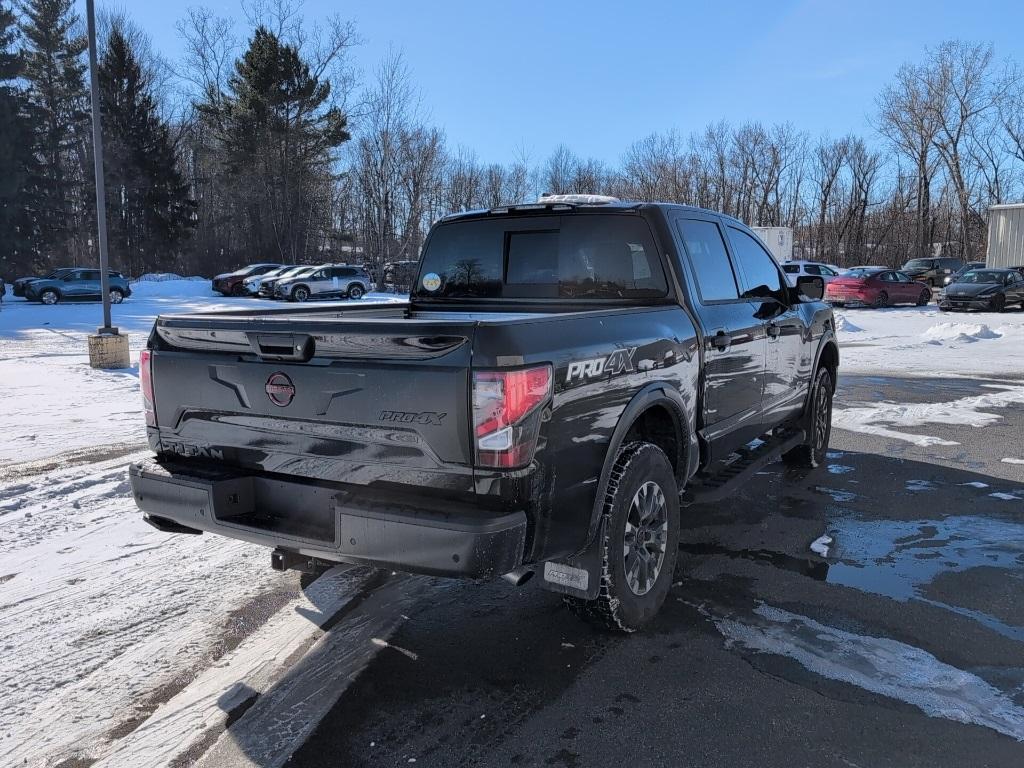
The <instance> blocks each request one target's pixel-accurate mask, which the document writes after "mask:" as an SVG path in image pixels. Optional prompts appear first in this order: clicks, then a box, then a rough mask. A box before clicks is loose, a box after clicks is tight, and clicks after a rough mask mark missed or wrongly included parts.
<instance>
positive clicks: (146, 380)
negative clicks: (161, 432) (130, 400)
mask: <svg viewBox="0 0 1024 768" xmlns="http://www.w3.org/2000/svg"><path fill="white" fill-rule="evenodd" d="M152 358H153V353H152V352H150V351H149V350H148V349H144V350H142V352H140V353H139V386H140V387H141V388H142V406H143V408H144V409H145V411H146V426H147V427H155V426H156V409H155V407H154V405H153V403H154V400H153V359H152Z"/></svg>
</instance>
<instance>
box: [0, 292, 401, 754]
mask: <svg viewBox="0 0 1024 768" xmlns="http://www.w3.org/2000/svg"><path fill="white" fill-rule="evenodd" d="M133 291H134V293H133V295H132V297H131V298H130V299H128V300H127V301H126V302H125V303H124V304H121V305H118V306H115V307H113V321H114V325H116V326H118V327H119V328H120V329H121V330H122V331H126V332H127V333H128V334H129V339H130V346H131V351H132V363H133V366H134V367H132V368H129V369H125V370H121V371H97V370H93V369H92V368H90V367H89V362H88V355H87V351H86V337H87V336H88V334H89V333H93V332H95V329H96V327H97V326H99V325H101V324H102V323H101V308H100V305H99V304H98V303H80V304H59V305H57V306H53V307H46V306H43V305H40V304H30V303H28V302H25V301H22V300H20V299H14V300H13V301H12V300H11V299H10V298H8V300H6V301H4V302H3V304H2V305H0V383H2V385H3V390H4V395H5V398H4V401H5V402H4V405H3V406H2V408H0V435H2V440H0V691H2V692H3V695H2V698H3V706H0V765H54V764H56V763H58V762H59V761H61V760H63V759H66V758H69V757H72V756H73V755H79V754H86V755H94V754H98V753H101V752H102V745H103V744H104V742H105V741H106V739H107V737H108V736H109V735H110V734H111V733H112V732H114V733H116V732H117V731H118V729H123V728H125V727H130V725H126V724H129V723H130V722H131V721H132V719H133V718H136V717H138V715H139V714H140V711H139V709H138V707H139V705H140V703H141V702H142V701H144V700H145V699H146V697H147V696H153V695H154V693H155V692H157V691H160V690H161V689H164V688H166V687H167V686H168V685H171V684H172V683H176V682H177V683H180V682H181V680H182V678H183V677H184V678H185V679H186V680H187V679H189V678H190V677H191V676H194V675H196V674H198V673H199V672H200V671H201V670H202V669H203V668H204V667H205V666H206V665H208V664H209V663H210V661H211V660H212V658H213V657H215V656H216V655H217V653H218V652H219V651H218V649H219V648H220V643H221V640H222V637H223V635H224V632H225V627H226V623H227V622H228V617H229V616H230V615H231V613H232V611H235V610H237V609H238V608H240V607H241V606H243V605H244V604H246V603H247V602H248V601H250V600H252V599H254V598H256V597H257V596H259V595H261V594H265V593H266V592H267V591H268V590H270V589H272V588H274V587H275V586H279V585H281V584H282V582H283V579H284V578H285V577H282V576H281V575H280V574H278V573H277V572H275V571H273V570H271V569H270V568H269V567H268V566H269V558H268V555H267V552H266V550H265V549H263V548H261V547H256V546H252V545H248V544H244V543H242V542H236V541H229V540H225V539H221V538H218V537H211V536H197V537H190V536H185V537H180V536H179V537H173V536H169V535H166V534H162V533H159V532H157V531H156V530H154V529H153V528H151V527H150V526H148V525H146V524H145V523H143V522H142V519H141V517H140V515H139V514H138V511H137V510H136V508H135V505H134V503H133V502H132V499H131V495H130V489H129V487H128V482H127V477H126V472H125V467H126V465H127V463H128V462H129V461H130V460H132V459H133V458H134V457H136V456H138V457H141V456H143V455H145V454H144V452H143V451H144V448H145V430H144V428H143V420H142V409H141V399H140V395H139V391H138V367H137V365H138V363H137V360H138V350H139V349H141V348H142V347H143V346H144V345H145V341H146V337H147V335H148V334H149V330H150V328H151V327H152V324H153V320H154V318H155V317H156V315H157V314H159V313H161V312H181V311H189V310H200V309H203V310H208V309H210V308H214V307H217V308H236V307H244V306H256V305H264V304H266V303H267V302H264V301H261V300H255V299H224V298H219V297H215V296H214V295H213V294H211V293H210V289H209V283H208V282H207V281H185V280H175V281H164V282H155V281H154V282H141V283H137V284H135V285H133ZM374 300H377V301H396V300H401V299H400V298H396V297H395V296H394V295H388V294H379V295H375V294H371V295H369V296H367V297H366V298H364V299H363V301H364V302H370V301H374ZM143 714H144V713H143ZM58 725H59V727H55V726H58Z"/></svg>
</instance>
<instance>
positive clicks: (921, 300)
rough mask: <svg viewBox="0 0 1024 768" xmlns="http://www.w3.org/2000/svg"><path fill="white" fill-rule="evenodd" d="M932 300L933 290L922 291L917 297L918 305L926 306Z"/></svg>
mask: <svg viewBox="0 0 1024 768" xmlns="http://www.w3.org/2000/svg"><path fill="white" fill-rule="evenodd" d="M931 300H932V292H931V291H921V295H920V296H918V297H917V306H919V307H925V306H927V305H928V302H929V301H931Z"/></svg>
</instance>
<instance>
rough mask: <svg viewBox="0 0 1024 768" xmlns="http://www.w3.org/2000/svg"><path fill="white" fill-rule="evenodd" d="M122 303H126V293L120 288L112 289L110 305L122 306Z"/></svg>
mask: <svg viewBox="0 0 1024 768" xmlns="http://www.w3.org/2000/svg"><path fill="white" fill-rule="evenodd" d="M122 301H124V291H122V290H121V289H120V288H111V289H110V303H111V304H120V303H121V302H122Z"/></svg>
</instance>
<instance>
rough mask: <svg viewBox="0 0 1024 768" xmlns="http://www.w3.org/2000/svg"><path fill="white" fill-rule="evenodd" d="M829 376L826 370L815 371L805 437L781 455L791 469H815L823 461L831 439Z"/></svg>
mask: <svg viewBox="0 0 1024 768" xmlns="http://www.w3.org/2000/svg"><path fill="white" fill-rule="evenodd" d="M832 388H833V384H832V374H831V373H829V371H828V368H819V369H818V373H817V375H816V376H815V377H814V383H813V386H812V389H811V397H810V400H809V407H810V409H811V412H810V413H809V414H807V421H806V422H805V424H806V429H807V438H806V439H805V440H804V442H803V443H801V444H800V445H798V446H797V447H796V448H793V449H792V450H790V451H787V452H786V453H784V454H782V460H783V461H785V462H786V463H787V464H789V465H791V466H794V467H804V468H806V469H815V468H816V467H819V466H821V464H822V462H824V461H825V454H826V453H827V452H828V441H829V438H830V437H831V436H832Z"/></svg>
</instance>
